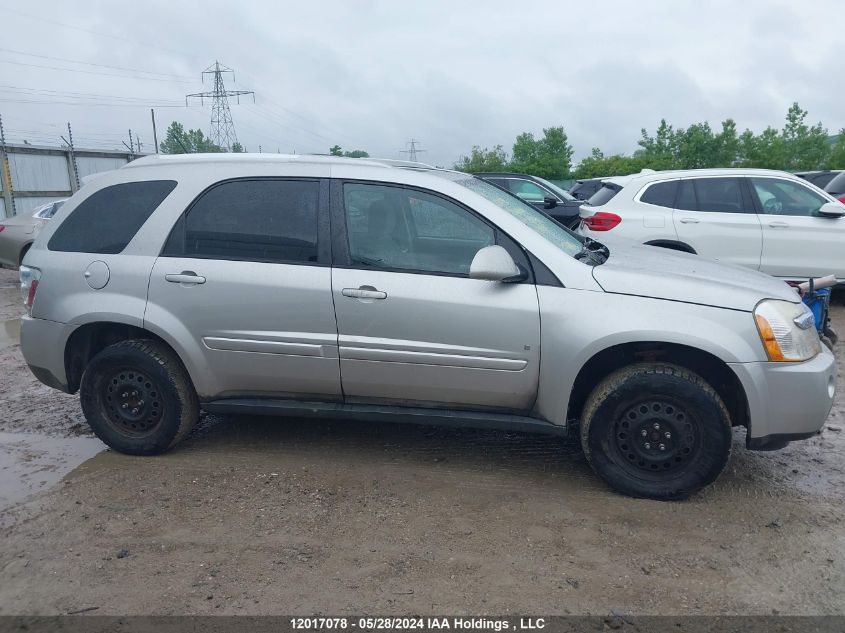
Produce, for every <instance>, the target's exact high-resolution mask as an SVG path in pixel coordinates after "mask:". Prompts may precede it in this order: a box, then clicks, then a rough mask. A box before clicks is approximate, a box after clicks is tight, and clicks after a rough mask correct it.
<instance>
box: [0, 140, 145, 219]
mask: <svg viewBox="0 0 845 633" xmlns="http://www.w3.org/2000/svg"><path fill="white" fill-rule="evenodd" d="M139 156H140V154H133V153H130V152H128V151H126V152H123V151H112V150H87V149H75V150H71V149H70V148H68V147H43V146H36V145H17V144H14V145H11V144H6V150H5V152H4V151H3V149H2V148H0V171H2V173H1V174H0V176H2V178H0V191H2V194H3V195H2V199H0V219H2V218H7V217H11V216H12V215H20V214H23V213H28V212H30V211H32V210H33V209H34V208H36V207H38V206H40V205H42V204H46V203H47V202H51V201H52V200H59V199H61V198H67V197H69V196H70V195H72V194H73V193H74V192H75V191H77V190H78V189H79V185H80V183H81V182H82V179H83V178H85V176H89V175H91V174H95V173H97V172H101V171H109V170H112V169H117V168H118V167H122V166H123V165H125V164H126V163H128V162H129V161H131V160H134V159H135V158H138V157H139Z"/></svg>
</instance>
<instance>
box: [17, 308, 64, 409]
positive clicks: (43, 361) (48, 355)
mask: <svg viewBox="0 0 845 633" xmlns="http://www.w3.org/2000/svg"><path fill="white" fill-rule="evenodd" d="M76 327H77V326H75V325H68V324H66V323H58V322H56V321H47V320H45V319H33V318H32V317H31V316H26V315H25V316H23V317H21V352H22V353H23V357H24V360H26V364H27V365H29V368H30V370H31V371H32V373H33V374H35V377H36V378H38V380H40V381H41V382H43V383H44V384H45V385H47V386H48V387H53V388H54V389H59V390H61V391H64V392H66V393H70V391H69V389H68V385H67V373H66V371H65V354H64V350H65V344H66V343H67V339H68V337H69V336H70V334H71V332H73V330H75V329H76Z"/></svg>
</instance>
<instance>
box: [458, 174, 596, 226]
mask: <svg viewBox="0 0 845 633" xmlns="http://www.w3.org/2000/svg"><path fill="white" fill-rule="evenodd" d="M473 175H474V176H475V177H476V178H481V179H482V180H486V181H487V182H490V183H493V184H494V185H496V186H497V187H501V188H502V189H504V190H505V191H509V192H510V193H512V194H514V195H515V196H517V197H518V198H520V199H521V200H524V201H525V202H527V203H528V204H530V205H532V206H533V207H536V208H537V209H540V210H541V211H543V212H545V213H546V215H548V216H550V217H551V218H553V219H554V220H557V221H558V222H560V223H561V224H563V225H564V226H567V227H569V228H575V227H576V226H577V225H578V223H579V222H580V217H579V211H580V208H581V204H582V202H581V200H579V199H578V198H575V197H574V196H572V195H571V194H570V193H569V192H567V191H564V190H563V189H561V188H560V187H558V186H557V185H555V184H554V183H551V182H549V181H548V180H545V179H543V178H540V177H538V176H530V175H528V174H515V173H510V172H476V173H475V174H473Z"/></svg>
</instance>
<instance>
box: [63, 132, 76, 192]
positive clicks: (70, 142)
mask: <svg viewBox="0 0 845 633" xmlns="http://www.w3.org/2000/svg"><path fill="white" fill-rule="evenodd" d="M59 138H61V139H62V140H63V141H64V142H65V145H67V146H68V149H69V151H70V161H68V165H69V167H70V190H71V192H77V191H79V165H77V164H76V150H75V149H74V147H73V130H71V129H70V121H68V124H67V138H65V137H64V136H61V137H59Z"/></svg>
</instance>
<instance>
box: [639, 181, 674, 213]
mask: <svg viewBox="0 0 845 633" xmlns="http://www.w3.org/2000/svg"><path fill="white" fill-rule="evenodd" d="M677 191H678V181H677V180H670V181H668V182H656V183H654V184H652V185H651V186H650V187H649V188H648V189H646V190H645V192H644V193H643V195H641V196H640V202H645V203H646V204H655V205H657V206H658V207H667V208H669V209H671V208H672V207H673V206H674V204H675V194H676V193H677Z"/></svg>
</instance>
